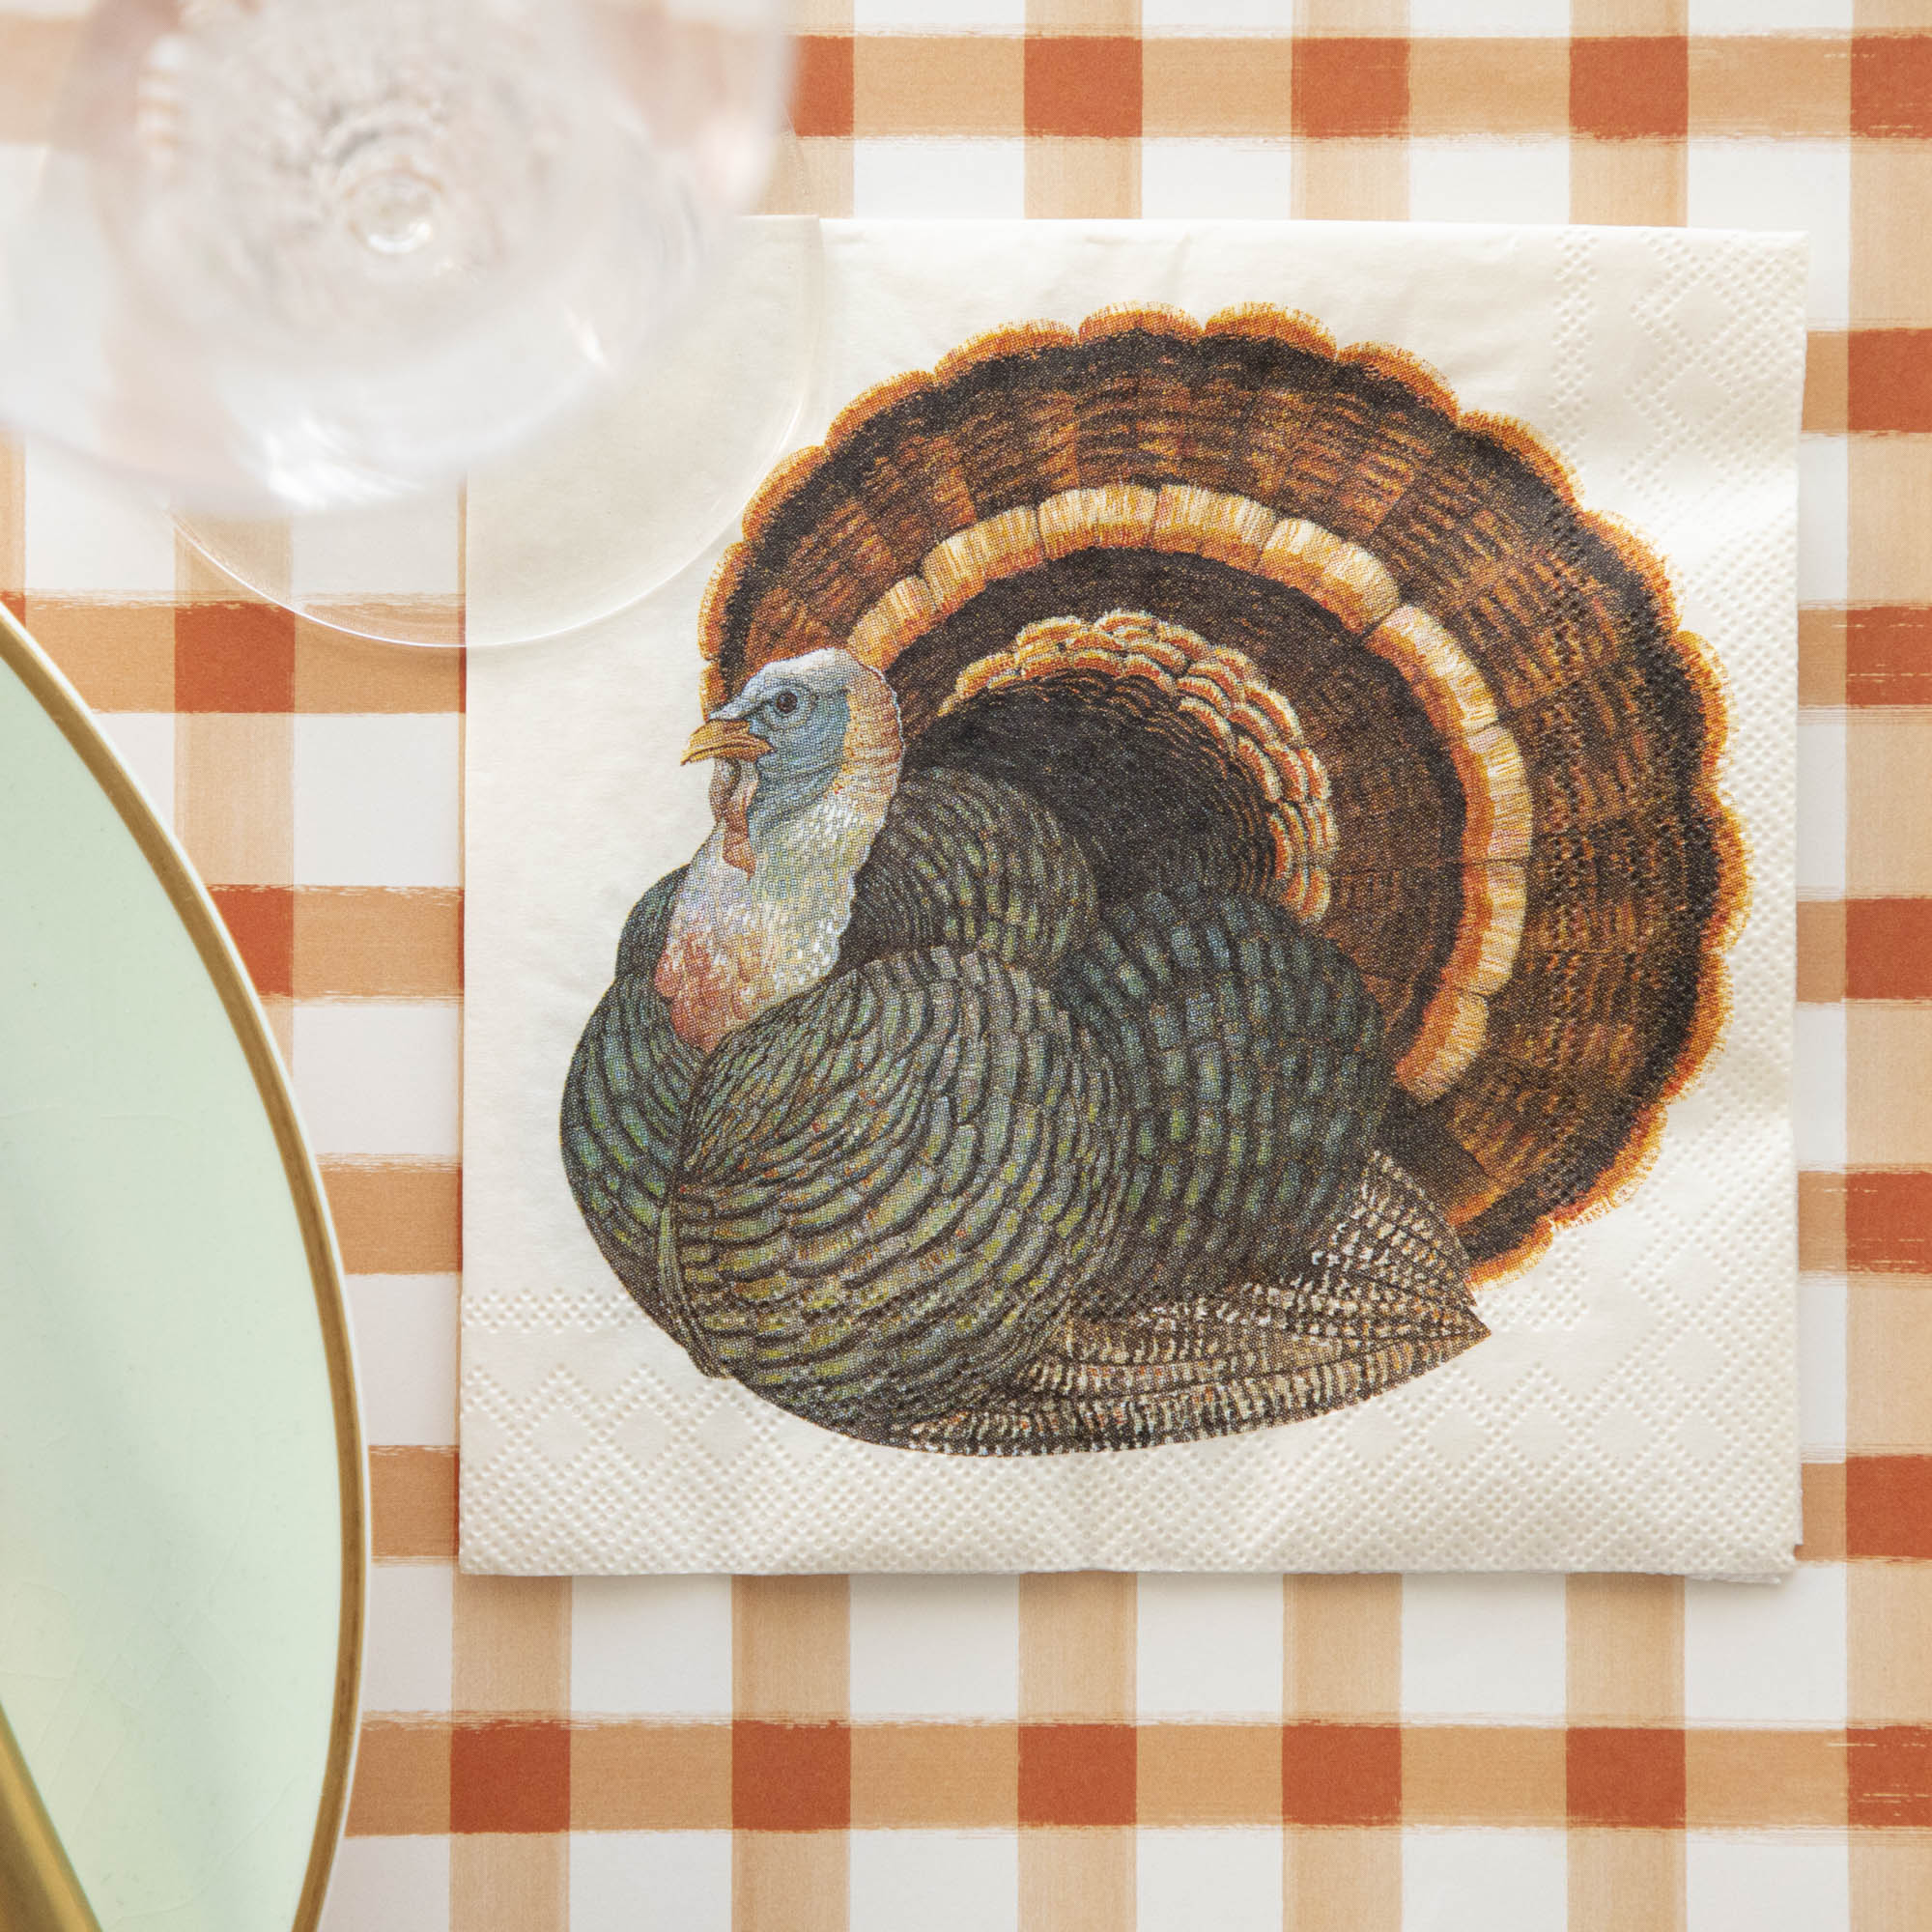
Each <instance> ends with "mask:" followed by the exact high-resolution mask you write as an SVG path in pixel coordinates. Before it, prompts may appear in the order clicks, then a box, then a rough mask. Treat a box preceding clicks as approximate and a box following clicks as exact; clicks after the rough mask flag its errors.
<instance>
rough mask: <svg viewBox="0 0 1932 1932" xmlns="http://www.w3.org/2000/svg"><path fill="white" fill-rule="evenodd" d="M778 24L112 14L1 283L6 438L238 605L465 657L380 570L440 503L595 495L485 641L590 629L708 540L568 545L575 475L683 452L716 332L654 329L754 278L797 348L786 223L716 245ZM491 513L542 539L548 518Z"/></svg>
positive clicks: (809, 276) (752, 8) (149, 10)
mask: <svg viewBox="0 0 1932 1932" xmlns="http://www.w3.org/2000/svg"><path fill="white" fill-rule="evenodd" d="M781 6H782V0H105V4H103V5H102V6H100V7H99V9H98V10H97V11H96V13H95V14H93V15H92V17H91V18H90V20H89V22H88V25H87V30H86V36H85V40H84V42H83V44H82V47H81V50H80V52H79V54H78V56H77V58H76V60H75V63H74V66H73V69H72V77H71V82H70V85H69V87H68V89H67V92H66V96H65V99H64V101H63V103H62V108H61V111H60V114H59V117H58V121H57V125H56V130H55V134H54V138H53V141H52V143H51V145H50V148H49V150H48V152H47V154H46V156H45V157H44V160H43V165H42V170H41V175H40V180H39V184H38V188H37V192H36V194H35V196H34V198H33V201H32V203H31V204H30V207H29V211H28V213H27V215H26V217H25V219H24V220H23V221H22V222H21V223H20V225H19V227H18V229H17V232H16V236H15V240H14V247H13V249H12V250H11V259H10V262H9V266H8V272H7V273H6V274H5V276H4V278H0V416H4V417H5V418H7V419H10V420H11V421H13V422H14V424H16V425H17V426H19V427H20V428H22V429H24V430H25V431H27V432H28V433H29V434H38V435H40V436H42V437H44V438H47V439H49V440H53V441H55V442H58V443H62V444H64V445H66V446H67V447H69V448H71V449H73V450H77V451H79V452H81V453H82V454H83V455H85V456H88V457H90V458H92V459H94V460H95V461H96V462H97V463H99V464H101V465H103V466H105V467H106V468H108V469H111V470H113V471H115V472H117V473H118V474H119V475H120V476H122V477H123V478H126V479H128V480H130V481H133V482H135V483H137V484H140V485H144V486H146V487H148V488H149V489H151V490H154V491H156V492H158V493H160V494H161V495H162V496H163V497H164V498H165V500H166V501H167V502H168V503H169V505H170V507H171V508H172V509H173V510H174V511H175V513H176V515H177V517H178V519H179V521H180V522H181V525H182V526H183V528H184V530H185V533H186V534H187V535H188V537H189V538H190V539H191V540H192V541H193V542H195V543H196V544H198V545H199V546H200V547H202V548H203V549H204V550H205V551H207V552H208V553H209V554H211V555H212V556H213V558H214V559H215V560H216V561H217V562H218V563H221V564H222V565H224V566H225V567H227V568H229V569H230V570H231V571H232V572H233V573H234V574H235V575H237V576H238V577H240V578H241V580H242V581H243V582H247V583H248V584H249V585H250V586H251V587H252V588H254V589H256V590H258V591H261V592H263V593H264V594H267V595H270V596H272V597H275V598H277V599H278V600H279V601H282V602H284V603H288V604H291V605H293V606H295V607H296V608H298V609H303V610H307V611H309V612H310V614H313V615H318V616H321V617H324V618H325V619H327V620H330V621H344V620H345V619H346V620H347V621H348V623H349V627H350V628H354V629H358V630H362V631H365V632H368V633H370V634H373V635H379V636H393V637H400V638H404V639H409V640H412V641H454V640H455V639H453V638H451V637H450V636H449V634H448V630H449V626H448V619H447V615H446V611H447V608H448V606H449V604H450V602H451V599H450V598H448V597H444V598H443V599H441V605H440V608H441V609H442V611H444V612H445V614H443V615H441V616H430V615H426V614H424V610H417V609H413V608H412V599H411V598H410V597H408V596H403V597H400V598H389V599H386V600H385V599H383V598H380V597H378V596H376V595H375V594H373V593H374V592H375V590H376V588H377V584H378V580H380V579H381V578H382V577H383V575H384V567H385V566H393V564H394V561H395V559H397V558H398V557H399V556H402V557H404V558H409V557H410V556H411V553H412V550H414V549H415V548H417V547H420V546H421V545H425V544H426V545H429V546H431V547H432V548H434V547H435V546H436V545H439V544H440V543H442V542H444V541H445V533H446V532H447V530H448V529H449V527H450V524H451V516H450V511H449V507H448V506H449V505H450V504H451V503H452V502H454V503H455V504H456V506H457V518H458V521H459V523H460V521H461V519H462V516H463V514H464V513H465V511H466V510H467V508H468V505H469V502H472V501H473V502H476V503H477V504H478V507H479V508H481V509H482V510H483V513H484V515H485V516H486V517H487V516H488V515H490V514H493V512H492V510H491V509H490V507H489V506H491V505H497V504H500V503H503V502H505V501H508V500H511V499H514V498H516V497H523V498H525V499H526V501H527V502H528V503H530V504H531V505H533V506H541V505H546V504H547V505H550V506H551V508H552V511H553V513H554V509H555V506H556V504H557V500H558V498H557V491H556V489H554V488H552V489H549V490H544V489H542V488H541V487H538V488H536V489H535V490H534V492H533V490H532V487H531V486H532V484H533V483H536V484H538V485H540V483H541V479H542V477H543V475H544V473H545V471H546V469H549V470H552V471H554V472H555V474H556V475H557V476H558V477H560V478H562V479H564V480H565V481H566V482H574V483H575V484H576V486H577V488H578V491H579V494H580V496H582V497H583V503H582V514H580V515H578V516H576V517H575V518H563V519H559V518H557V517H555V516H554V514H553V515H552V517H551V519H550V523H551V526H552V529H553V534H554V537H555V538H556V539H557V540H559V541H562V540H565V539H567V540H568V546H574V549H572V553H571V554H570V555H569V556H568V557H567V558H565V559H563V562H564V563H565V564H567V566H568V567H567V569H550V570H549V571H548V576H549V579H550V581H551V582H553V583H554V584H561V582H562V580H563V579H564V578H565V577H568V579H569V587H568V591H567V593H566V592H565V591H563V590H562V589H556V590H552V591H544V592H542V593H540V594H539V593H532V594H530V595H526V596H525V597H523V598H522V599H521V600H519V599H517V598H511V599H509V600H507V601H505V600H501V599H499V600H497V603H496V604H495V606H494V607H493V608H495V609H497V610H498V611H501V612H503V613H505V614H504V615H503V616H502V618H501V620H500V624H499V629H500V630H501V632H502V635H503V636H505V637H508V636H511V635H519V636H528V635H537V634H543V633H546V632H551V631H555V630H559V629H564V628H569V627H570V626H571V625H573V624H575V623H580V622H582V621H585V620H586V619H587V618H589V617H592V616H595V615H598V614H601V613H602V611H604V610H605V609H607V608H612V607H613V606H614V605H615V604H617V603H621V602H622V601H625V600H626V598H627V597H628V596H632V595H636V594H638V590H639V583H640V582H641V578H642V577H648V576H662V575H664V574H666V567H667V560H668V556H669V554H670V552H671V551H672V550H681V551H684V552H686V553H688V552H689V551H690V550H692V549H693V548H697V547H701V545H702V543H703V542H704V541H705V540H706V539H707V538H708V536H709V535H710V534H712V531H711V530H709V529H707V530H706V531H704V532H703V534H702V535H698V536H697V537H696V544H694V543H693V542H692V537H693V534H694V532H693V530H692V529H691V528H689V527H680V528H679V529H677V530H674V531H673V530H668V529H660V530H659V531H658V532H657V534H656V537H655V539H654V542H655V548H656V550H657V551H658V552H660V553H662V554H659V555H656V556H655V557H652V558H647V559H645V560H644V564H643V565H642V566H641V567H640V565H639V563H638V562H637V561H636V560H635V559H633V558H623V559H619V558H617V557H615V556H611V557H605V558H602V559H600V558H598V557H596V556H592V555H587V554H585V538H586V527H587V526H586V522H585V518H586V517H588V519H589V524H590V525H594V524H595V523H596V522H597V519H596V516H595V514H594V511H595V492H596V490H597V489H598V487H599V484H598V474H599V469H600V465H601V466H602V468H603V469H604V470H605V471H606V472H608V473H607V474H606V475H605V478H604V482H605V484H606V485H609V484H610V483H611V477H612V476H616V475H618V474H619V472H622V473H625V474H628V473H630V472H633V471H636V470H638V469H639V464H640V463H643V464H646V465H648V462H649V460H650V452H651V445H652V441H653V439H662V438H664V437H665V436H667V435H669V437H670V438H671V441H672V443H673V444H675V443H676V442H677V440H678V438H679V437H683V438H684V440H686V441H688V440H689V431H688V429H686V428H683V427H681V426H680V425H679V424H678V423H677V422H676V421H675V420H674V418H675V414H676V412H675V410H674V409H672V408H670V407H669V406H668V402H667V400H666V399H667V398H668V399H671V400H675V399H678V398H686V397H689V396H690V395H691V393H692V388H693V385H692V384H690V383H688V382H687V383H683V384H678V383H675V382H672V381H671V380H670V367H671V363H672V361H673V360H674V359H675V355H674V353H673V352H676V353H684V354H687V355H688V354H690V353H692V351H693V350H694V349H695V348H696V347H701V346H702V345H703V344H704V343H705V342H706V341H707V340H709V338H706V337H702V336H698V337H693V336H692V334H691V331H690V330H689V328H687V330H686V335H687V342H686V345H685V349H684V350H683V351H682V352H677V345H676V340H675V338H676V331H677V325H678V323H679V320H680V318H685V319H686V320H687V322H688V320H689V317H690V314H691V310H692V305H693V303H694V300H695V299H696V298H701V297H702V295H703V294H704V293H705V291H706V289H707V286H708V288H709V290H710V293H711V295H712V298H713V301H712V307H713V308H716V307H717V306H718V303H719V301H720V300H721V299H725V298H732V297H733V296H734V293H735V295H736V299H725V313H726V314H729V315H737V314H742V313H744V301H743V298H742V291H736V292H734V290H733V288H732V281H733V276H734V274H737V275H742V274H743V273H745V272H748V270H746V269H745V268H744V266H743V264H744V263H745V262H746V261H747V260H748V259H755V261H756V262H757V263H758V264H761V265H763V266H762V267H761V268H760V269H759V270H758V272H760V273H762V274H763V275H764V276H765V277H766V279H767V280H769V279H770V277H771V275H772V273H773V272H774V270H773V269H772V266H771V265H772V264H773V263H774V262H777V263H779V264H780V265H781V266H780V268H779V270H778V271H777V272H778V273H779V274H780V276H781V279H782V278H783V277H786V276H789V277H791V278H792V279H793V281H794V282H795V284H796V286H795V287H790V288H786V289H781V290H778V291H767V292H766V299H767V301H768V303H769V304H771V306H770V307H769V312H770V313H772V314H778V315H781V316H783V317H785V318H786V321H787V327H788V328H789V329H790V331H791V332H792V333H793V334H798V333H801V332H805V333H809V332H810V329H811V328H812V327H815V276H816V237H815V232H814V231H812V230H811V229H810V224H800V225H799V233H798V236H797V241H796V244H795V245H794V246H790V247H787V246H783V245H781V246H779V247H777V248H776V250H775V249H774V246H773V245H772V243H771V241H770V240H769V239H767V240H766V241H763V242H761V243H760V245H758V246H757V247H754V248H751V249H749V250H747V249H744V248H740V249H738V250H737V251H736V253H735V255H734V252H733V251H732V250H731V249H730V248H728V247H724V246H722V245H721V244H722V243H724V242H725V241H728V240H729V239H730V238H731V236H732V234H733V231H734V227H735V224H736V222H737V221H738V218H739V217H740V215H741V212H742V211H743V210H745V209H746V208H747V207H748V206H749V205H751V203H752V202H753V198H754V197H755V196H756V195H757V193H758V192H759V190H760V188H761V186H762V185H763V183H764V181H765V179H766V177H767V174H768V171H769V167H770V161H771V156H772V153H773V148H774V142H775V138H776V135H777V131H778V130H779V128H781V113H780V106H781V98H782V88H783V83H784V77H785V72H786V45H785V41H784V36H783V33H782V31H781V26H782V22H781ZM734 265H735V266H734ZM793 346H795V345H788V344H786V343H781V344H780V345H779V353H778V354H777V355H775V356H768V357H766V358H765V362H764V365H763V366H762V368H761V370H760V372H759V373H758V375H757V377H756V379H755V380H757V381H760V382H762V383H763V384H765V385H766V386H767V387H768V388H770V389H771V390H772V392H773V400H772V403H771V406H770V407H769V408H768V409H766V410H764V411H763V412H758V411H752V412H740V414H739V417H738V418H737V420H739V421H740V422H741V423H742V424H743V425H744V426H743V427H742V428H741V430H740V432H739V433H740V435H741V437H742V438H743V439H744V440H746V441H747V444H748V450H747V459H746V460H747V462H748V463H752V462H760V463H761V462H762V461H763V460H766V459H768V457H769V455H770V454H771V453H772V448H773V446H775V444H776V442H777V441H778V440H781V437H782V434H783V430H786V429H788V428H789V426H790V420H791V417H792V416H793V415H794V414H795V413H796V410H797V404H798V400H799V397H800V396H801V395H802V392H803V386H804V380H805V379H804V376H803V373H802V364H803V363H804V362H805V361H806V360H809V351H807V352H806V353H805V354H804V355H797V354H792V355H788V354H787V353H786V351H787V349H788V348H789V347H793ZM794 364H797V365H801V366H800V367H795V366H793V365H794ZM781 392H782V393H781ZM654 398H655V406H654ZM753 416H755V417H757V418H758V420H757V421H756V423H755V424H753V423H752V422H751V421H750V417H753ZM779 417H782V418H783V425H782V428H781V429H779V430H778V431H777V433H776V434H774V424H775V422H776V419H777V418H779ZM753 443H754V444H756V450H755V455H753V453H752V452H751V449H750V445H751V444H753ZM676 454H677V451H676V449H675V448H669V449H667V450H666V451H664V452H661V455H662V456H663V459H664V463H668V462H671V461H674V460H675V457H676ZM664 463H661V464H660V466H659V467H660V468H662V467H664ZM613 465H615V468H614V469H613V468H612V466H613ZM465 478H468V479H469V490H468V495H467V497H466V496H464V495H463V494H462V491H463V479H465ZM567 494H568V492H567V490H566V495H567ZM634 494H635V493H634ZM679 500H680V502H681V503H682V504H685V505H686V506H687V507H688V493H687V497H685V498H681V499H679ZM672 521H673V522H675V521H676V520H675V519H673V520H672ZM510 522H511V525H512V526H514V528H515V529H516V531H517V532H518V535H519V540H520V541H521V543H522V545H523V548H524V550H525V551H526V552H529V551H530V546H531V545H532V544H533V543H534V544H537V545H538V548H539V550H540V549H541V537H540V531H539V528H538V526H542V524H543V523H544V522H545V518H544V516H543V515H542V514H541V511H540V510H539V512H538V514H536V515H535V517H534V520H532V518H531V517H529V516H519V517H512V518H511V520H510ZM685 523H686V525H689V523H690V518H689V517H688V516H687V517H686V519H685ZM608 535H609V537H610V538H611V541H612V542H620V541H628V542H629V543H630V544H631V545H632V546H633V549H634V550H638V549H642V550H649V549H651V548H652V547H653V545H652V542H651V541H647V538H648V537H649V532H646V531H640V530H639V529H638V528H637V527H635V526H633V527H631V528H630V529H629V530H628V531H618V530H615V529H612V530H611V531H609V532H608ZM457 548H458V552H459V559H458V567H459V569H460V562H461V559H460V552H461V549H462V548H463V543H462V538H461V536H460V535H459V538H458V544H457ZM322 556H326V557H327V559H328V562H327V567H326V568H321V569H318V568H316V567H314V565H315V559H316V558H317V557H322ZM345 559H346V561H345ZM679 560H682V559H681V558H680V559H679ZM518 567H519V568H522V569H524V570H525V571H526V573H534V576H533V577H532V582H538V581H541V580H542V579H543V578H544V577H545V575H546V570H547V566H546V562H545V559H544V557H543V556H542V555H541V554H534V553H532V554H526V555H525V556H524V558H523V560H522V563H521V564H520V565H519V566H518ZM586 570H587V576H586ZM440 571H442V566H441V565H440V563H439V562H435V561H430V562H422V561H412V562H410V563H409V565H408V567H406V568H405V569H404V570H403V571H402V576H403V578H404V579H405V580H407V582H406V583H405V585H404V587H405V589H408V588H411V587H413V585H415V584H417V583H421V582H440V581H441V577H440V576H439V572H440ZM442 574H443V575H446V574H447V573H446V572H443V573H442ZM642 587H645V588H647V587H649V586H648V584H647V583H645V584H643V585H642ZM436 601H437V600H435V599H430V600H429V603H430V604H435V603H436ZM414 603H415V604H418V605H421V604H423V600H422V599H416V600H414ZM424 609H425V610H426V609H427V606H425V607H424ZM482 640H483V639H478V638H471V639H469V641H482Z"/></svg>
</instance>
